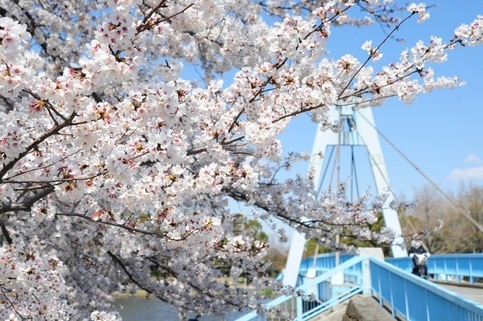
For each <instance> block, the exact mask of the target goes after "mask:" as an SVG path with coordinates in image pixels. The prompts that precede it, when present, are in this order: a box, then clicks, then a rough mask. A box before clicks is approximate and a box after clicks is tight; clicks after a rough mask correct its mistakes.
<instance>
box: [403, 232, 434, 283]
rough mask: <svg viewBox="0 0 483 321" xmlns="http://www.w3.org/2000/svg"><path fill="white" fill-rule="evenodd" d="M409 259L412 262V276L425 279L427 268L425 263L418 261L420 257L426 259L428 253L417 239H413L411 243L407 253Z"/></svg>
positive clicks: (428, 255)
mask: <svg viewBox="0 0 483 321" xmlns="http://www.w3.org/2000/svg"><path fill="white" fill-rule="evenodd" d="M408 253H409V257H410V258H411V259H412V261H413V271H412V273H413V274H416V275H418V276H423V277H427V275H426V274H427V271H428V268H427V266H426V261H424V263H421V262H420V261H419V259H418V257H420V256H424V257H425V258H426V259H427V258H428V257H430V255H431V254H430V253H429V252H428V251H426V249H425V248H424V246H423V242H422V241H421V239H419V238H415V239H413V240H412V241H411V248H410V249H409V251H408Z"/></svg>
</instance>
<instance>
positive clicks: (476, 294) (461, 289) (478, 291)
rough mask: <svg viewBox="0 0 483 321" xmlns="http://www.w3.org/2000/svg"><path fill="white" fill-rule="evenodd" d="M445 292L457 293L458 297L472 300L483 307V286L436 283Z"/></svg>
mask: <svg viewBox="0 0 483 321" xmlns="http://www.w3.org/2000/svg"><path fill="white" fill-rule="evenodd" d="M436 283H437V284H439V285H441V286H442V287H444V288H445V289H447V290H450V291H453V292H455V293H458V294H459V295H461V296H463V297H465V298H467V299H470V300H473V301H475V302H477V303H479V304H482V305H483V286H481V285H469V284H462V283H445V282H436Z"/></svg>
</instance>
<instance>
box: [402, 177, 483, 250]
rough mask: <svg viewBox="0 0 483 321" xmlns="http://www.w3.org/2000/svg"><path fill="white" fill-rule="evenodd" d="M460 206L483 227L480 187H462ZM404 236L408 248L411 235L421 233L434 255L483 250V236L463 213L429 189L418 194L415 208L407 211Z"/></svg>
mask: <svg viewBox="0 0 483 321" xmlns="http://www.w3.org/2000/svg"><path fill="white" fill-rule="evenodd" d="M452 198H453V199H455V200H456V203H457V204H459V206H461V208H462V209H464V210H466V211H467V213H469V214H470V215H471V217H472V218H473V219H474V220H475V221H476V222H478V223H480V224H481V223H483V220H482V211H483V202H482V200H483V189H482V188H481V187H479V186H474V185H471V186H462V187H461V189H460V191H459V193H458V195H456V196H452ZM402 225H403V233H404V234H405V235H406V236H407V240H408V244H409V242H410V239H411V235H413V234H415V233H420V234H421V236H423V237H424V244H425V246H426V247H427V248H428V250H429V251H430V252H431V253H472V252H481V251H482V250H483V249H482V247H481V245H482V241H483V240H482V236H481V232H480V231H479V230H478V229H477V227H475V225H474V224H472V223H471V222H470V221H468V220H467V219H466V218H465V217H464V216H463V215H461V209H458V208H455V206H454V205H453V204H451V203H450V202H449V201H447V200H446V199H444V198H443V197H442V196H441V194H440V193H439V192H438V191H436V190H435V189H432V188H430V187H428V186H426V187H424V188H422V189H420V190H417V191H416V193H415V206H413V207H411V208H409V209H408V210H407V215H406V216H405V219H404V220H403V224H402Z"/></svg>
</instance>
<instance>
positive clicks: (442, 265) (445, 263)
mask: <svg viewBox="0 0 483 321" xmlns="http://www.w3.org/2000/svg"><path fill="white" fill-rule="evenodd" d="M386 262H388V263H390V264H392V265H395V266H397V267H398V268H400V269H402V270H405V271H408V272H410V271H411V269H412V263H411V260H410V259H408V258H386ZM427 265H428V273H429V274H430V275H431V276H432V278H433V279H434V280H436V281H443V282H457V283H469V284H482V283H483V253H475V254H470V253H464V254H436V255H432V256H431V257H430V258H429V260H428V264H427Z"/></svg>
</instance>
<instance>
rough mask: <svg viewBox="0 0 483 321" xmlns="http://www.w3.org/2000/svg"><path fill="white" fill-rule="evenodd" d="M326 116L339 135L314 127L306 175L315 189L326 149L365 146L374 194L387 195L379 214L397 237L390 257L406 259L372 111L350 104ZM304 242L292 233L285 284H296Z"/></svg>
mask: <svg viewBox="0 0 483 321" xmlns="http://www.w3.org/2000/svg"><path fill="white" fill-rule="evenodd" d="M328 117H329V119H328V120H329V121H330V123H338V124H339V125H340V126H341V128H340V131H339V132H334V131H332V130H326V131H322V130H321V128H320V126H321V125H320V124H319V126H318V127H317V133H316V135H315V141H314V146H313V148H312V155H311V157H310V165H309V172H310V171H312V173H313V182H314V186H315V188H318V186H319V183H320V180H321V177H320V176H321V172H322V169H323V167H324V159H325V157H324V156H325V152H326V150H327V147H328V146H337V145H345V146H351V145H353V146H365V147H366V149H367V153H368V155H369V161H370V165H371V169H372V174H373V177H374V181H375V185H376V192H377V193H388V195H389V196H388V198H387V200H386V203H385V204H384V206H383V209H382V214H383V217H384V222H385V225H386V226H387V227H389V228H391V229H392V230H393V231H394V232H395V235H396V238H395V240H394V241H393V243H392V245H391V250H392V255H393V256H394V257H405V256H407V251H406V248H405V247H403V246H401V244H404V239H403V237H402V230H401V224H400V222H399V218H398V215H397V212H396V210H394V209H392V208H390V206H389V204H390V203H391V201H393V199H394V198H393V194H392V193H391V192H389V188H390V186H389V178H388V175H387V170H386V165H385V163H384V157H383V154H382V150H381V145H380V143H379V136H378V134H377V130H376V127H375V123H374V117H373V115H372V109H371V108H361V109H356V108H354V106H353V105H348V106H342V107H335V106H334V107H332V108H331V109H330V110H329V114H328ZM344 126H345V129H344ZM305 242H306V240H305V237H304V235H302V234H301V233H298V232H297V231H294V233H293V235H292V242H291V245H290V250H289V254H288V258H287V264H286V267H285V270H284V273H283V284H284V285H290V286H295V285H296V283H297V278H298V273H299V267H300V262H301V261H302V255H303V252H304V247H305Z"/></svg>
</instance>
